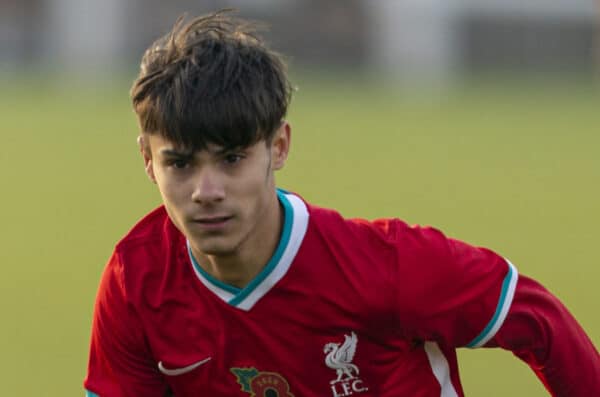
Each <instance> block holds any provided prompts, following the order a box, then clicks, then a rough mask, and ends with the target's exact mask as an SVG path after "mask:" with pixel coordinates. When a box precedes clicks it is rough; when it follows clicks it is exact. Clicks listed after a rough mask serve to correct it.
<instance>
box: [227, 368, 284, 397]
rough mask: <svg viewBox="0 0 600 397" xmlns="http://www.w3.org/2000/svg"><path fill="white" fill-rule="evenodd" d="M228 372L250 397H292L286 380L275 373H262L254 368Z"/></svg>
mask: <svg viewBox="0 0 600 397" xmlns="http://www.w3.org/2000/svg"><path fill="white" fill-rule="evenodd" d="M229 370H230V371H231V373H233V374H234V375H235V376H236V378H237V382H238V383H239V384H240V386H241V388H242V391H245V392H246V393H249V394H250V397H294V395H293V394H292V393H291V392H290V385H289V383H288V382H287V380H286V379H285V378H284V377H283V376H281V375H279V374H278V373H277V372H263V371H259V370H257V369H256V368H254V367H250V368H235V367H234V368H230V369H229Z"/></svg>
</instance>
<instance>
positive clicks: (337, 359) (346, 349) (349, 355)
mask: <svg viewBox="0 0 600 397" xmlns="http://www.w3.org/2000/svg"><path fill="white" fill-rule="evenodd" d="M357 342H358V339H357V338H356V334H355V333H354V332H352V333H351V334H350V335H344V342H343V343H342V344H341V346H340V344H339V343H327V344H326V345H325V346H324V347H323V353H325V354H327V356H325V364H326V365H327V366H328V367H329V368H331V369H333V370H335V371H336V373H337V379H335V380H332V381H331V382H330V383H332V384H333V383H337V382H342V381H347V380H349V379H354V378H356V377H358V374H359V370H358V367H357V366H356V365H354V364H352V360H353V359H354V354H355V353H356V344H357Z"/></svg>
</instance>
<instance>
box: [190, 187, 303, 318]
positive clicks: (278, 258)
mask: <svg viewBox="0 0 600 397" xmlns="http://www.w3.org/2000/svg"><path fill="white" fill-rule="evenodd" d="M277 196H278V198H279V201H280V202H281V204H282V205H283V208H284V213H285V218H284V226H283V230H282V233H281V240H280V241H279V244H278V246H277V249H276V250H275V252H274V254H273V257H272V258H271V260H270V261H269V263H268V264H267V265H266V266H265V268H264V269H263V270H262V271H261V272H260V273H259V274H258V275H257V276H256V278H255V279H253V280H252V281H251V282H250V283H249V284H248V285H247V286H246V287H245V288H243V289H239V288H236V287H234V286H231V285H227V284H225V283H222V282H221V281H219V280H217V279H215V278H214V277H212V276H211V275H210V274H208V273H206V271H204V270H203V269H202V268H201V267H200V265H199V264H198V263H197V262H196V260H195V258H194V256H193V254H192V250H191V248H190V246H189V242H188V254H189V257H190V262H191V264H192V268H193V269H194V273H195V274H196V276H197V277H198V278H199V279H200V281H201V282H202V284H204V286H205V287H206V288H208V289H209V290H210V291H211V292H212V293H214V294H215V295H217V296H218V297H219V298H220V299H221V300H223V301H225V302H227V303H229V304H230V305H232V306H235V307H237V308H239V309H242V310H245V311H248V310H250V309H251V308H252V307H253V306H254V305H255V304H256V302H258V301H259V300H260V299H261V298H262V297H263V296H264V295H265V294H267V293H268V292H269V291H270V290H271V289H272V288H273V287H274V286H275V284H277V282H278V281H279V280H281V279H282V278H283V276H285V274H286V273H287V271H288V270H289V268H290V266H291V264H292V262H293V260H294V258H295V257H296V254H297V253H298V250H299V249H300V246H301V244H302V241H303V239H304V235H305V234H306V230H307V228H308V217H309V214H308V209H307V207H306V204H304V202H303V201H302V200H301V199H300V198H298V197H297V196H294V195H293V194H289V193H287V192H284V191H283V190H278V191H277Z"/></svg>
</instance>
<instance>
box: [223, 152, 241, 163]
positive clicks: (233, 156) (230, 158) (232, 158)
mask: <svg viewBox="0 0 600 397" xmlns="http://www.w3.org/2000/svg"><path fill="white" fill-rule="evenodd" d="M243 158H244V156H243V155H241V154H239V153H228V154H226V155H225V156H223V161H224V162H225V164H237V163H239V162H240V160H242V159H243Z"/></svg>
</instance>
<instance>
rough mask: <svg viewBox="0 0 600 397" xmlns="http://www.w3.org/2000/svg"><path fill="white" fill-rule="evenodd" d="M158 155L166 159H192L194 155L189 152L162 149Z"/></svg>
mask: <svg viewBox="0 0 600 397" xmlns="http://www.w3.org/2000/svg"><path fill="white" fill-rule="evenodd" d="M160 153H161V154H162V155H163V156H167V157H182V158H190V157H194V153H193V152H192V151H191V150H185V151H181V150H175V149H162V150H161V151H160Z"/></svg>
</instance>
